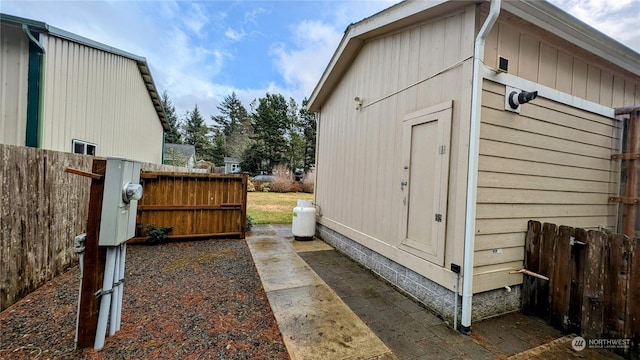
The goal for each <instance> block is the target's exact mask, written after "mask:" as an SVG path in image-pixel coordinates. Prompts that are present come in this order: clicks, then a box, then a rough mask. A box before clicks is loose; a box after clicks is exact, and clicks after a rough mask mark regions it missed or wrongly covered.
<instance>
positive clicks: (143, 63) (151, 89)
mask: <svg viewBox="0 0 640 360" xmlns="http://www.w3.org/2000/svg"><path fill="white" fill-rule="evenodd" d="M0 22H8V23H13V24H17V25H23V24H25V25H27V26H29V27H30V28H31V29H32V30H35V31H37V32H41V33H47V34H49V35H52V36H56V37H59V38H61V39H65V40H68V41H71V42H75V43H78V44H81V45H85V46H88V47H91V48H94V49H97V50H101V51H104V52H108V53H110V54H114V55H118V56H122V57H124V58H127V59H130V60H133V61H135V62H136V65H137V67H138V70H139V71H140V77H141V78H142V81H143V82H144V84H145V87H146V88H147V91H148V93H149V96H150V97H151V103H152V104H153V107H154V109H155V110H156V113H157V114H158V119H159V120H160V124H161V125H162V129H163V130H164V131H168V130H169V123H168V121H167V116H166V114H165V112H164V108H163V106H162V101H161V99H160V94H159V93H158V89H157V88H156V85H155V82H154V80H153V76H152V75H151V70H149V65H148V63H147V59H146V58H144V57H142V56H138V55H135V54H132V53H129V52H126V51H124V50H120V49H117V48H114V47H112V46H109V45H105V44H103V43H100V42H97V41H94V40H91V39H89V38H86V37H84V36H80V35H77V34H74V33H72V32H69V31H66V30H63V29H60V28H57V27H55V26H50V25H48V24H47V23H44V22H41V21H36V20H31V19H27V18H23V17H19V16H14V15H9V14H3V13H0Z"/></svg>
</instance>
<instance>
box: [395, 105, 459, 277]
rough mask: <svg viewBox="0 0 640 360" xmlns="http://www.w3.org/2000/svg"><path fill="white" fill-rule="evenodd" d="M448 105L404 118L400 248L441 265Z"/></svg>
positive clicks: (444, 211) (446, 182)
mask: <svg viewBox="0 0 640 360" xmlns="http://www.w3.org/2000/svg"><path fill="white" fill-rule="evenodd" d="M451 105H452V103H451V102H447V103H445V104H441V105H437V106H433V107H430V108H428V109H424V110H421V111H418V112H415V113H411V114H409V115H407V116H405V118H404V121H403V144H402V146H403V169H402V170H403V177H402V182H401V184H400V186H401V188H402V203H403V206H404V207H403V211H402V212H401V219H400V226H401V229H400V234H401V242H400V243H401V245H400V247H401V248H402V249H403V250H405V251H408V252H410V253H412V254H414V255H416V256H418V257H421V258H423V259H425V260H428V261H430V262H433V263H435V264H438V265H440V266H443V265H444V249H445V229H446V215H447V192H448V187H449V186H448V185H449V150H450V149H449V146H450V142H451V140H450V139H451Z"/></svg>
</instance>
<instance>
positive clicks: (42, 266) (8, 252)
mask: <svg viewBox="0 0 640 360" xmlns="http://www.w3.org/2000/svg"><path fill="white" fill-rule="evenodd" d="M93 159H94V157H93V156H88V155H77V154H71V153H65V152H57V151H49V150H42V149H35V148H28V147H23V146H11V145H3V144H0V311H2V310H4V309H6V308H7V307H9V306H10V305H12V304H13V303H15V302H16V301H18V300H20V299H21V298H23V297H24V296H25V295H27V294H28V293H30V292H31V291H33V290H35V289H36V288H37V287H39V286H40V285H42V284H44V283H45V282H46V281H48V280H51V279H52V278H53V277H55V276H56V275H58V274H60V273H61V272H62V271H64V270H65V269H67V268H69V267H70V266H72V265H74V264H76V263H77V261H78V258H77V256H76V255H75V254H74V252H73V239H74V237H75V236H76V235H79V234H81V233H84V232H85V231H86V224H87V216H88V211H89V210H88V209H89V188H90V180H89V179H88V178H85V177H82V176H77V175H72V174H69V173H66V172H65V171H64V170H65V168H67V167H71V168H75V169H78V170H83V171H91V164H92V162H93ZM142 168H143V169H145V170H159V171H180V170H182V169H184V168H177V167H174V166H166V165H159V164H148V163H144V164H142Z"/></svg>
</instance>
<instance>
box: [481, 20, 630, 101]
mask: <svg viewBox="0 0 640 360" xmlns="http://www.w3.org/2000/svg"><path fill="white" fill-rule="evenodd" d="M509 19H510V16H509V15H506V14H503V15H502V17H501V18H500V20H499V21H498V23H497V24H496V26H494V28H493V30H492V31H491V33H490V34H489V37H488V39H487V46H486V48H485V56H484V61H485V64H486V65H487V66H490V67H496V63H497V58H498V56H503V57H506V58H507V59H509V73H510V74H513V75H515V76H518V77H521V78H524V79H527V80H530V81H533V82H536V83H540V84H542V85H545V86H548V87H550V88H553V89H557V90H559V91H562V92H564V93H567V94H570V95H573V96H577V97H579V98H582V99H585V100H589V101H592V102H595V103H597V104H600V105H603V106H607V107H614V108H615V107H620V106H628V105H634V104H638V101H637V100H636V93H638V92H640V80H639V79H638V77H637V76H634V75H632V74H630V73H628V72H626V71H624V70H621V69H617V68H615V67H612V66H611V65H610V64H608V63H606V62H605V61H604V60H602V59H599V58H596V57H595V56H593V55H590V54H588V53H587V52H585V51H584V50H581V49H578V48H577V47H576V46H575V45H572V44H570V43H568V42H566V41H564V40H562V39H560V38H558V37H556V36H554V35H552V34H550V33H548V32H544V31H542V30H540V29H536V28H534V27H533V26H532V25H530V24H526V23H524V22H523V21H521V20H516V21H513V22H509V23H508V22H507V21H509ZM517 23H522V24H520V25H518V24H517Z"/></svg>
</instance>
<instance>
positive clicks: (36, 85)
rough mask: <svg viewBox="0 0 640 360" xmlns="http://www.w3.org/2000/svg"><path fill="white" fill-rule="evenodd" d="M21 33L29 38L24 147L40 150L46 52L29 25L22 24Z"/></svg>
mask: <svg viewBox="0 0 640 360" xmlns="http://www.w3.org/2000/svg"><path fill="white" fill-rule="evenodd" d="M22 31H24V33H25V35H27V37H28V38H29V41H30V42H29V67H28V77H27V129H26V134H25V145H26V146H31V147H37V148H42V126H43V121H42V113H43V111H42V110H43V109H44V60H45V57H46V52H45V50H44V46H42V44H41V43H40V41H38V40H37V39H36V38H35V37H34V36H33V34H32V33H31V30H30V29H29V25H27V24H22Z"/></svg>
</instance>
